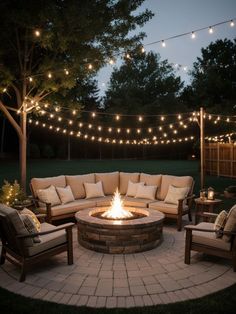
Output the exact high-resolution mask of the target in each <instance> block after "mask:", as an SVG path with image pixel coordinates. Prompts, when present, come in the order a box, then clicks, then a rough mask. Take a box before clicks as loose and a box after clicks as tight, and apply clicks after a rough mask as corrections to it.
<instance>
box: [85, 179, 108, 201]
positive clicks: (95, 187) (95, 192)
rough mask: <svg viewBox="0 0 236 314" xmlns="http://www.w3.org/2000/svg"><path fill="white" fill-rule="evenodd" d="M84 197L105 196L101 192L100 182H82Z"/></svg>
mask: <svg viewBox="0 0 236 314" xmlns="http://www.w3.org/2000/svg"><path fill="white" fill-rule="evenodd" d="M84 187H85V192H86V198H93V197H101V196H105V195H104V192H103V187H102V182H101V181H98V182H97V183H84Z"/></svg>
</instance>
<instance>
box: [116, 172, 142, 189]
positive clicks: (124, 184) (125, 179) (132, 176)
mask: <svg viewBox="0 0 236 314" xmlns="http://www.w3.org/2000/svg"><path fill="white" fill-rule="evenodd" d="M139 176H140V174H139V173H138V172H131V173H129V172H120V189H119V190H120V194H126V193H127V189H128V183H129V181H132V182H133V183H137V182H139Z"/></svg>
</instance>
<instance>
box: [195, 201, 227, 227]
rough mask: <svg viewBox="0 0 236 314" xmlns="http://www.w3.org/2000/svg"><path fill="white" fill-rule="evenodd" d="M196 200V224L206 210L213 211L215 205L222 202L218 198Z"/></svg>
mask: <svg viewBox="0 0 236 314" xmlns="http://www.w3.org/2000/svg"><path fill="white" fill-rule="evenodd" d="M194 201H195V208H196V214H195V225H196V224H197V223H198V218H199V217H202V214H203V212H204V211H207V212H209V213H213V212H214V207H216V206H218V205H219V204H220V203H222V200H220V199H218V198H216V199H214V200H208V199H205V200H202V199H201V198H195V199H194Z"/></svg>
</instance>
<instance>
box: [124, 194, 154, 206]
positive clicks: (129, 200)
mask: <svg viewBox="0 0 236 314" xmlns="http://www.w3.org/2000/svg"><path fill="white" fill-rule="evenodd" d="M123 201H124V206H128V207H143V208H147V207H148V204H149V203H151V202H153V201H151V200H148V199H145V198H134V197H129V196H124V197H123Z"/></svg>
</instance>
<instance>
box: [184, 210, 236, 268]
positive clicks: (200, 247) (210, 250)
mask: <svg viewBox="0 0 236 314" xmlns="http://www.w3.org/2000/svg"><path fill="white" fill-rule="evenodd" d="M203 217H204V218H205V219H204V220H205V221H209V220H212V219H213V220H215V218H216V217H217V214H214V213H207V212H204V213H203ZM185 230H186V240H185V259H184V262H185V264H188V265H189V264H190V259H191V250H193V251H197V252H202V253H205V254H209V255H215V256H219V257H223V258H227V259H232V261H233V270H234V272H236V232H223V231H222V234H227V235H230V236H232V240H231V250H230V251H224V250H221V249H218V248H214V247H211V246H207V245H204V244H199V243H194V242H192V231H193V230H196V231H203V232H215V231H214V230H212V229H209V230H206V229H201V228H198V227H197V226H191V225H189V226H186V227H185Z"/></svg>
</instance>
